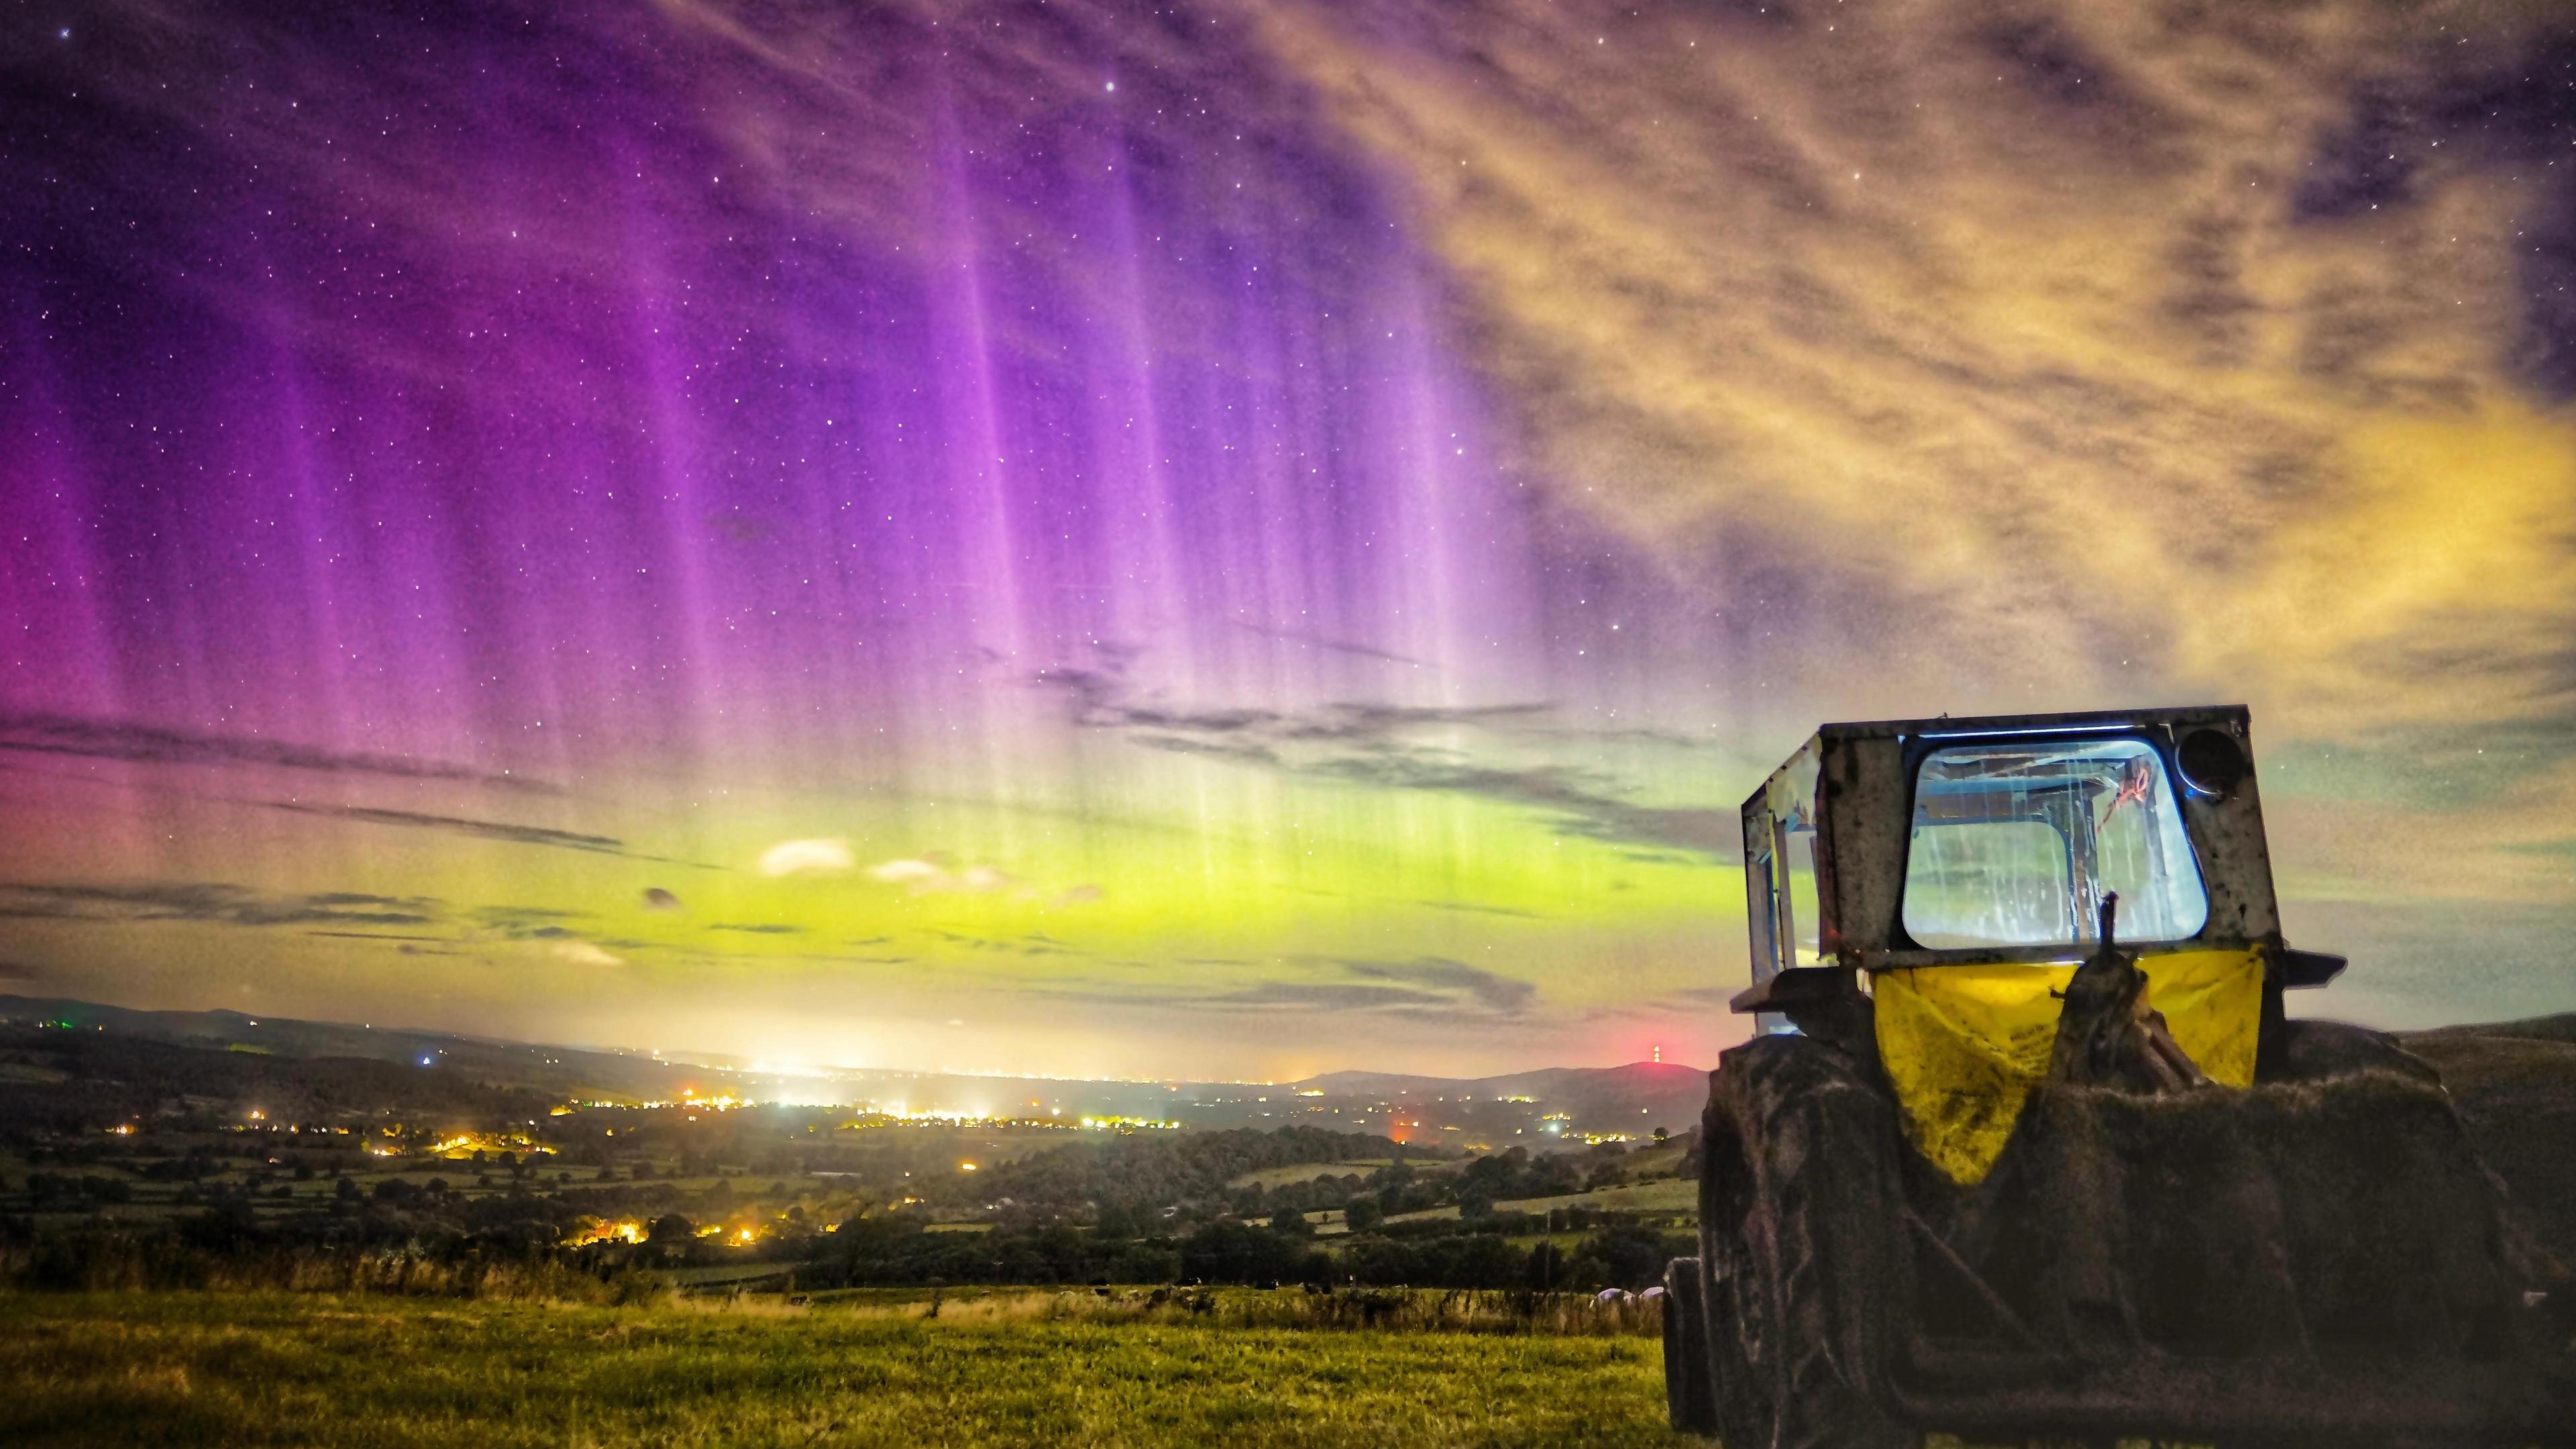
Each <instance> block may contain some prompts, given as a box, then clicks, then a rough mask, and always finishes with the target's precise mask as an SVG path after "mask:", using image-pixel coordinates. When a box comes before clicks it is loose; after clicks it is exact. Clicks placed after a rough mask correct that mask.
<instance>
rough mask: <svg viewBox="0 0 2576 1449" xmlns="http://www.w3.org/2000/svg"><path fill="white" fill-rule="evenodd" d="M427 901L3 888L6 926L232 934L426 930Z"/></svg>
mask: <svg viewBox="0 0 2576 1449" xmlns="http://www.w3.org/2000/svg"><path fill="white" fill-rule="evenodd" d="M445 910H446V907H445V905H444V904H443V903H442V902H440V901H438V900H437V899H435V898H433V897H429V896H377V895H362V894H357V893H354V892H346V891H332V892H325V893H323V894H319V895H283V896H281V895H265V894H262V893H260V892H258V891H254V890H249V889H247V888H245V887H242V886H237V885H227V884H222V883H205V884H197V883H164V882H151V883H144V884H133V885H57V884H42V885H37V884H23V883H11V884H0V919H15V920H59V921H205V922H213V923H218V924H223V925H232V926H301V925H359V926H423V925H429V924H431V923H433V922H435V921H437V920H439V919H441V918H442V917H443V915H444V914H445Z"/></svg>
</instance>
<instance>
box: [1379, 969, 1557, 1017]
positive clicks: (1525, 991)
mask: <svg viewBox="0 0 2576 1449" xmlns="http://www.w3.org/2000/svg"><path fill="white" fill-rule="evenodd" d="M1341 964H1342V966H1343V968H1344V969H1345V970H1347V971H1349V972H1350V973H1351V974H1352V975H1353V976H1357V977H1361V978H1363V979H1365V980H1372V981H1402V982H1407V983H1410V984H1412V985H1416V986H1424V987H1432V988H1436V989H1439V990H1443V991H1457V992H1464V993H1465V994H1466V995H1467V997H1468V998H1469V999H1471V1000H1473V1001H1475V1002H1476V1003H1477V1004H1478V1005H1480V1006H1483V1007H1484V1008H1486V1009H1487V1010H1489V1011H1492V1012H1495V1013H1497V1014H1500V1015H1505V1016H1509V1015H1516V1014H1518V1013H1519V1012H1522V1011H1525V1010H1527V1009H1528V1008H1529V1005H1530V1003H1531V1002H1532V1001H1534V1000H1536V999H1537V997H1538V988H1537V987H1535V986H1533V985H1531V984H1530V983H1528V982H1526V981H1517V980H1514V979H1513V978H1511V977H1508V976H1497V975H1495V974H1494V973H1493V972H1491V971H1487V970H1484V969H1482V968H1480V967H1475V966H1470V965H1468V964H1467V963H1466V962H1464V961H1452V960H1449V959H1447V958H1445V957H1440V956H1423V957H1418V958H1416V959H1414V960H1411V961H1395V962H1390V961H1344V962H1342V963H1341Z"/></svg>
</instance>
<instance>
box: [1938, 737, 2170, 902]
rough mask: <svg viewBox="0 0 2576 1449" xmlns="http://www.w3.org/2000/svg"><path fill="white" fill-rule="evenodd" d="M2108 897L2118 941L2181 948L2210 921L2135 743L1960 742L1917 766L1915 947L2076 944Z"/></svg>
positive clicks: (2154, 769) (2149, 759)
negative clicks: (2115, 907)
mask: <svg viewBox="0 0 2576 1449" xmlns="http://www.w3.org/2000/svg"><path fill="white" fill-rule="evenodd" d="M2110 891H2117V892H2119V894H2120V935H2121V937H2122V938H2123V939H2126V940H2132V941H2179V940H2184V939H2187V938H2189V937H2192V936H2196V935H2198V934H2199V933H2200V928H2201V926H2202V925H2203V924H2205V923H2206V922H2207V921H2208V919H2209V896H2208V894H2207V892H2206V891H2205V890H2204V889H2203V887H2202V885H2201V880H2200V871H2199V868H2198V867H2197V866H2196V865H2195V864H2194V863H2193V860H2192V853H2191V841H2190V838H2189V837H2188V836H2186V835H2185V834H2184V833H2183V825H2182V815H2181V812H2180V810H2179V809H2178V808H2177V807H2176V805H2175V803H2174V796H2173V791H2172V789H2171V787H2170V786H2169V785H2168V784H2167V783H2166V780H2165V770H2164V763H2163V761H2161V760H2160V759H2158V758H2157V756H2156V752H2155V750H2154V749H2153V748H2152V747H2151V746H2149V745H2147V744H2146V743H2145V742H2144V741H2141V740H2085V741H2078V742H2056V741H2038V742H2025V743H2014V744H1992V745H1961V746H1956V747H1953V748H1950V749H1945V750H1940V751H1937V752H1936V753H1934V754H1933V755H1932V756H1931V757H1930V758H1928V759H1926V760H1925V761H1924V762H1923V768H1922V770H1921V771H1920V772H1919V773H1917V775H1916V776H1915V782H1914V827H1913V839H1912V843H1911V845H1910V846H1909V847H1908V849H1907V852H1906V860H1905V906H1904V918H1905V930H1906V934H1908V935H1910V936H1912V937H1913V938H1914V940H1915V943H1916V944H1917V945H1920V946H1925V947H1929V948H1932V949H1934V950H1960V949H1969V948H1975V947H1981V946H2045V945H2057V944H2060V943H2064V944H2069V945H2080V944H2082V943H2085V942H2089V941H2091V940H2092V939H2094V936H2095V935H2096V929H2095V922H2096V920H2097V919H2098V916H2099V912H2100V908H2101V901H2102V897H2103V895H2104V894H2105V893H2106V892H2110Z"/></svg>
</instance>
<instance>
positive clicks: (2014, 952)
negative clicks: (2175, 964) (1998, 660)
mask: <svg viewBox="0 0 2576 1449" xmlns="http://www.w3.org/2000/svg"><path fill="white" fill-rule="evenodd" d="M2174 733H2175V732H2174V731H2172V730H2156V729H2148V728H2145V727H2143V726H2138V725H2127V726H2120V725H2110V726H2104V727H2102V728H2099V729H2074V730H2069V729H2040V730H1998V731H1995V732H1993V733H1986V732H1984V731H1976V732H1971V733H1960V734H1928V733H1927V734H1922V735H1916V736H1913V737H1911V738H1909V739H1907V740H1906V742H1905V753H1904V766H1903V768H1904V771H1905V812H1904V817H1903V818H1904V821H1905V825H1904V831H1905V835H1904V839H1905V849H1904V853H1903V855H1902V856H1901V858H1900V861H1899V865H1898V869H1897V876H1896V880H1897V892H1896V912H1895V916H1896V919H1895V920H1894V921H1893V922H1892V923H1891V927H1892V929H1891V930H1890V933H1889V935H1890V940H1889V948H1890V949H1892V950H1899V951H1918V952H1922V953H1924V954H1926V955H1933V956H1940V955H1948V954H1952V953H1957V954H1962V955H1968V954H1973V955H1975V956H1977V957H1978V958H1980V959H1994V958H1995V957H1996V956H1997V954H1998V953H2005V954H2007V955H2011V956H2021V957H2023V958H2024V959H2031V960H2047V959H2052V958H2053V959H2060V960H2067V959H2075V958H2077V957H2079V956H2081V955H2082V954H2084V953H2086V952H2088V951H2091V950H2093V949H2094V947H2095V944H2096V943H2094V942H2091V941H2084V940H2073V941H2055V942H2051V941H2036V942H2027V943H2023V944H2019V945H2011V946H1973V947H1972V946H1926V945H1924V944H1923V943H1921V942H1920V941H1917V940H1915V939H1914V932H1913V931H1912V930H1911V929H1909V928H1908V927H1907V926H1906V924H1905V899H1906V893H1907V892H1906V886H1907V884H1908V883H1909V882H1910V881H1912V879H1913V873H1914V816H1915V810H1916V807H1917V805H1918V803H1919V796H1920V793H1921V791H1922V788H1923V767H1924V765H1925V764H1926V763H1927V762H1929V761H1930V760H1931V758H1932V757H1933V756H1935V755H1938V754H1941V753H1943V752H1945V751H1949V750H1954V749H1975V748H1992V747H1998V746H2012V745H2067V746H2078V745H2091V744H2115V743H2116V744H2137V745H2144V746H2146V747H2147V751H2148V753H2149V754H2150V755H2152V756H2153V757H2154V758H2155V762H2156V768H2157V769H2158V770H2159V771H2161V772H2162V781H2161V783H2162V784H2163V786H2164V790H2165V796H2166V798H2167V799H2168V800H2169V801H2171V802H2172V805H2173V810H2174V817H2175V819H2176V820H2177V821H2178V822H2179V823H2180V824H2181V825H2182V827H2183V829H2182V843H2183V850H2184V852H2185V854H2186V855H2187V856H2188V858H2189V859H2190V861H2191V871H2192V879H2193V883H2194V884H2196V885H2197V886H2198V887H2199V888H2200V895H2201V904H2202V911H2201V919H2200V929H2199V930H2197V931H2194V932H2193V933H2192V934H2190V935H2188V936H2174V937H2166V938H2160V939H2154V940H2147V939H2135V940H2133V939H2131V938H2129V937H2128V936H2126V935H2123V936H2122V937H2121V938H2120V943H2121V944H2122V945H2124V946H2133V947H2157V948H2163V949H2173V948H2177V947H2183V946H2189V945H2192V944H2194V943H2196V942H2198V941H2200V940H2201V939H2202V938H2204V937H2206V936H2207V935H2208V934H2209V932H2210V928H2211V927H2212V926H2213V925H2215V924H2216V923H2217V920H2218V900H2217V895H2216V893H2215V892H2213V891H2212V890H2211V889H2210V884H2209V864H2208V862H2207V861H2205V860H2204V859H2202V857H2201V849H2200V842H2199V840H2198V839H2196V838H2195V832H2194V831H2193V830H2192V828H2191V821H2190V818H2189V817H2188V815H2186V814H2185V813H2184V810H2183V805H2184V802H2185V797H2186V796H2187V795H2188V794H2189V792H2190V790H2191V787H2190V786H2189V785H2187V784H2185V783H2184V782H2183V776H2182V771H2181V769H2180V767H2179V766H2178V765H2177V763H2176V762H2175V760H2174V748H2175V745H2174V740H2173V735H2174ZM2060 833H2061V834H2063V832H2060ZM2068 848H2069V850H2070V852H2071V850H2072V848H2073V842H2072V841H2069V842H2068ZM2068 878H2069V881H2070V882H2071V881H2072V879H2073V861H2072V859H2070V860H2069V862H2068Z"/></svg>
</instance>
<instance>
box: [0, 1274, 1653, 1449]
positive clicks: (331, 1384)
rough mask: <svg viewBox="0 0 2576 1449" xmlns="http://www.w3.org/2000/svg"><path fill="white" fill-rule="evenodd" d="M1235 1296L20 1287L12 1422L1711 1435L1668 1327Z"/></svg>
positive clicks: (546, 1431)
mask: <svg viewBox="0 0 2576 1449" xmlns="http://www.w3.org/2000/svg"><path fill="white" fill-rule="evenodd" d="M1237 1302H1240V1303H1249V1304H1250V1305H1251V1306H1250V1307H1249V1308H1247V1309H1245V1310H1243V1311H1240V1312H1238V1311H1235V1310H1233V1309H1232V1308H1230V1307H1222V1306H1221V1307H1220V1309H1219V1310H1218V1311H1216V1312H1213V1313H1210V1314H1206V1315H1201V1316H1198V1317H1195V1318H1194V1317H1192V1316H1191V1315H1188V1314H1184V1313H1178V1312H1175V1311H1172V1310H1157V1311H1154V1312H1150V1313H1141V1314H1129V1315H1124V1316H1119V1315H1114V1314H1111V1313H1107V1312H1103V1311H1098V1310H1095V1309H1094V1308H1093V1307H1092V1305H1090V1304H1086V1303H1083V1302H1081V1301H1079V1300H1078V1299H1076V1298H1074V1297H1072V1296H1070V1295H1068V1296H1062V1297H1059V1296H1057V1295H1047V1294H1029V1295H1020V1296H1016V1297H1004V1298H996V1299H986V1300H963V1299H952V1300H951V1301H950V1302H949V1303H948V1304H947V1305H946V1308H945V1312H944V1313H943V1314H942V1316H941V1317H940V1318H938V1319H936V1320H930V1319H927V1318H925V1317H924V1316H923V1314H924V1307H925V1306H924V1305H923V1304H921V1303H919V1302H913V1303H905V1304H878V1305H873V1306H847V1305H830V1306H824V1307H817V1308H811V1309H794V1308H788V1307H785V1306H782V1305H777V1304H775V1302H774V1300H773V1301H770V1302H764V1303H761V1304H759V1305H757V1306H752V1307H739V1308H730V1309H727V1308H715V1307H707V1306H701V1305H693V1304H688V1303H678V1304H665V1305H660V1306H653V1307H638V1308H592V1307H567V1306H557V1305H539V1304H527V1303H509V1302H492V1301H479V1302H478V1301H467V1300H445V1299H400V1298H387V1297H326V1296H319V1295H287V1294H215V1293H164V1294H122V1295H87V1296H65V1295H26V1294H19V1295H0V1383H6V1384H8V1385H10V1387H11V1392H10V1393H9V1394H8V1395H7V1396H6V1398H5V1400H0V1443H8V1444H13V1445H73V1444H79V1445H100V1444H168V1443H187V1444H207V1445H267V1444H287V1443H293V1444H300V1445H314V1446H326V1449H327V1446H337V1445H362V1444H363V1445H368V1446H399V1445H414V1444H417V1445H442V1446H444V1445H452V1444H460V1443H473V1444H489V1445H538V1444H547V1445H552V1444H588V1445H600V1446H614V1445H629V1444H647V1443H649V1444H728V1445H780V1446H785V1445H870V1444H886V1443H905V1444H924V1445H960V1446H971V1445H1001V1444H1030V1443H1083V1444H1096V1445H1137V1446H1149V1445H1164V1444H1207V1443H1225V1444H1230V1445H1233V1444H1242V1445H1298V1446H1307V1445H1313V1446H1324V1445H1345V1444H1348V1445H1363V1444H1367V1445H1374V1444H1389V1443H1414V1444H1442V1445H1495V1446H1502V1445H1544V1444H1565V1443H1583V1444H1586V1445H1596V1446H1603V1445H1606V1446H1620V1445H1641V1446H1642V1445H1660V1446H1681V1445H1687V1444H1691V1443H1694V1442H1696V1441H1693V1440H1689V1439H1686V1438H1682V1437H1680V1436H1677V1435H1674V1434H1673V1433H1671V1432H1670V1431H1669V1430H1668V1429H1666V1428H1665V1426H1664V1423H1663V1381H1662V1373H1663V1370H1662V1364H1661V1353H1660V1349H1659V1347H1658V1345H1657V1342H1656V1340H1655V1339H1654V1338H1653V1337H1651V1336H1647V1335H1645V1334H1643V1333H1639V1332H1633V1331H1632V1332H1625V1333H1614V1334H1586V1335H1559V1334H1544V1333H1542V1334H1527V1333H1521V1334H1494V1333H1482V1334H1477V1333H1464V1332H1455V1331H1442V1330H1434V1329H1413V1328H1393V1329H1383V1328H1381V1329H1364V1328H1313V1327H1305V1328H1299V1327H1270V1326H1262V1325H1261V1324H1260V1322H1259V1321H1258V1315H1259V1313H1260V1312H1261V1311H1262V1308H1263V1305H1262V1304H1261V1303H1259V1302H1254V1301H1253V1300H1249V1299H1243V1300H1237ZM1280 1308H1281V1310H1282V1311H1289V1312H1293V1311H1294V1310H1293V1306H1292V1305H1290V1304H1289V1303H1287V1302H1285V1301H1284V1297H1283V1300H1282V1301H1280Z"/></svg>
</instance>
